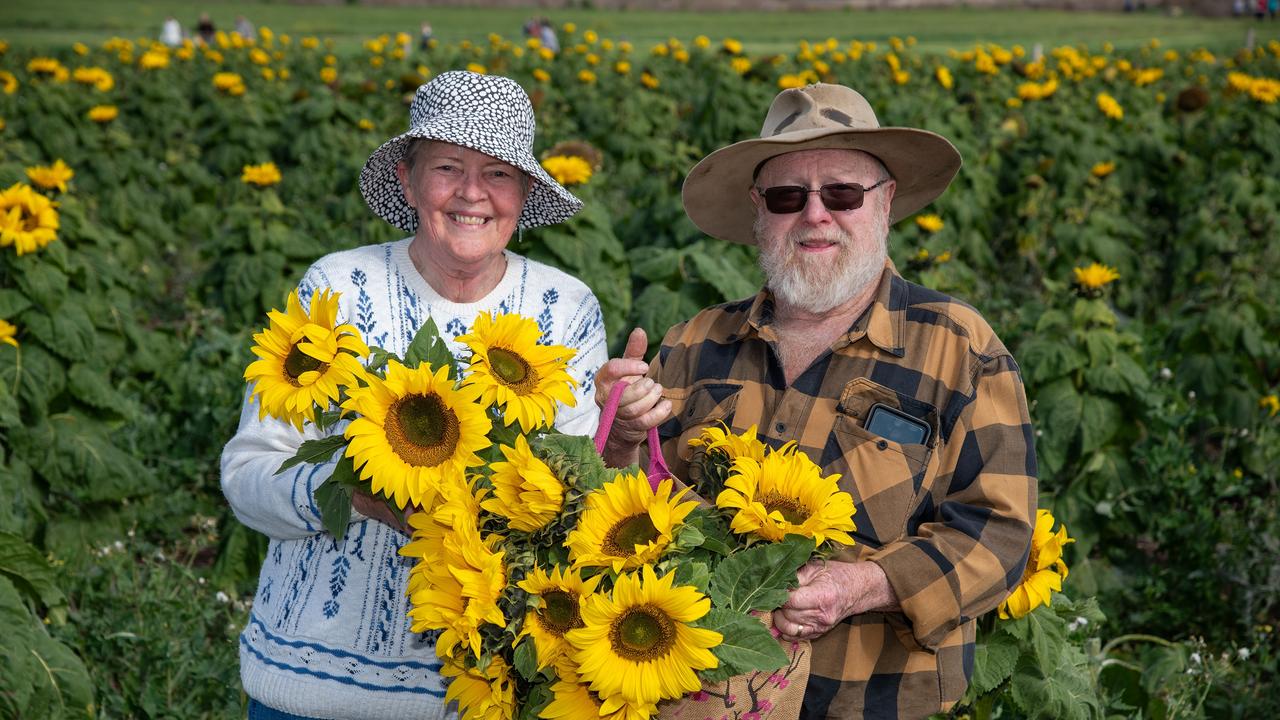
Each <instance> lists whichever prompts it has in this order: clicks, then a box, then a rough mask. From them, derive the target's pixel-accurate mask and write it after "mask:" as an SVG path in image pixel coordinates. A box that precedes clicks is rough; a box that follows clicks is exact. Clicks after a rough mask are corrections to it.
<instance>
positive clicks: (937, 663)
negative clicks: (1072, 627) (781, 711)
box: [650, 263, 1036, 720]
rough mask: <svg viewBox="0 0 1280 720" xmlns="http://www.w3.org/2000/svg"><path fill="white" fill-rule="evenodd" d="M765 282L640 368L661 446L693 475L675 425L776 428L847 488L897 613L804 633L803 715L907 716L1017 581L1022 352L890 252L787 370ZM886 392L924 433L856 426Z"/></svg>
mask: <svg viewBox="0 0 1280 720" xmlns="http://www.w3.org/2000/svg"><path fill="white" fill-rule="evenodd" d="M772 314H773V301H772V299H771V296H770V295H769V293H768V292H767V291H761V292H760V293H759V294H758V295H756V296H755V298H754V299H747V300H743V301H739V302H734V303H728V304H725V305H720V306H717V307H713V308H709V309H707V310H704V311H702V312H701V313H699V314H698V315H697V316H696V317H694V318H693V319H692V320H689V321H688V322H685V323H682V324H681V325H677V326H676V327H674V328H672V329H671V330H670V331H669V332H668V333H667V336H666V338H665V339H664V340H663V343H662V349H661V351H660V353H659V355H658V359H657V360H656V361H655V362H654V363H653V364H652V366H651V369H650V375H651V376H652V377H653V378H654V379H655V380H657V381H658V382H660V383H661V384H662V385H663V387H664V389H665V395H666V397H667V398H668V399H670V400H671V401H672V410H673V417H672V418H671V419H669V420H668V421H667V422H665V423H664V424H663V425H662V426H660V427H659V435H660V436H661V438H662V443H663V453H664V455H665V456H666V458H667V461H668V463H669V464H670V465H671V467H672V470H673V471H674V472H675V474H676V475H677V476H678V477H681V478H688V477H689V462H690V459H691V449H690V447H689V440H690V439H692V438H696V437H697V436H698V435H699V433H701V431H702V430H703V429H704V428H706V427H707V426H709V425H713V424H717V423H720V422H724V423H725V424H727V425H728V426H729V427H730V428H732V429H733V430H734V431H735V432H742V431H744V430H746V429H747V428H749V427H751V426H753V425H754V426H756V427H757V428H758V431H759V433H760V438H761V440H763V441H764V442H765V443H767V444H769V445H770V446H773V447H777V446H780V445H782V444H783V443H784V442H787V441H789V440H795V441H797V442H798V444H799V447H800V449H801V450H802V451H804V452H805V453H807V454H808V455H809V457H810V458H812V459H813V460H814V461H815V462H817V463H818V464H819V465H820V466H821V467H822V469H823V473H824V474H831V473H840V476H841V477H840V487H841V489H842V490H845V491H846V492H849V493H851V494H852V495H853V499H854V502H855V503H856V506H857V511H856V513H855V514H854V517H853V520H854V523H855V524H856V525H857V531H856V532H854V533H853V536H854V538H855V540H856V541H857V544H856V545H855V546H853V547H852V548H850V549H847V550H842V551H841V552H840V553H839V554H838V555H837V559H841V560H850V561H855V560H870V561H873V562H875V563H877V564H878V565H879V566H880V567H881V568H883V569H884V571H885V574H886V575H887V576H888V579H889V582H890V584H891V585H892V587H893V589H894V591H895V592H896V593H897V596H898V599H899V601H900V603H901V610H900V611H898V612H872V613H865V614H861V615H855V616H852V617H849V618H846V619H845V620H844V621H843V622H842V623H841V624H838V625H837V626H836V627H835V628H833V629H832V630H831V631H830V632H828V633H827V634H826V635H824V636H823V637H821V638H818V639H817V640H815V641H814V643H813V656H812V657H813V665H812V676H811V677H810V679H809V685H808V687H807V689H806V693H805V709H804V712H803V713H802V714H801V717H802V718H812V719H816V718H840V719H841V720H846V719H849V718H919V717H926V716H928V715H930V714H932V713H936V712H939V711H941V710H946V709H948V708H950V707H951V706H952V705H954V704H955V703H956V702H957V701H958V700H960V698H961V696H962V695H963V694H964V691H965V688H966V687H967V686H968V682H969V677H970V676H971V674H972V672H973V658H974V622H975V621H974V618H976V617H978V616H979V615H982V614H983V613H986V612H988V611H990V610H992V609H993V608H995V607H996V606H997V605H998V604H999V603H1000V601H1001V600H1003V599H1004V598H1005V596H1006V595H1007V594H1008V593H1009V592H1010V591H1011V590H1013V589H1014V588H1015V587H1017V585H1018V583H1019V582H1020V581H1021V578H1022V574H1023V568H1024V566H1025V565H1026V562H1027V557H1028V554H1029V552H1030V547H1031V531H1032V527H1033V520H1034V517H1035V507H1036V458H1035V442H1034V438H1033V435H1032V429H1031V422H1030V418H1029V416H1028V413H1027V404H1026V398H1025V394H1024V392H1023V386H1022V380H1021V377H1020V375H1019V373H1018V366H1017V365H1016V364H1015V363H1014V360H1013V358H1012V357H1011V356H1010V355H1009V352H1008V350H1006V349H1005V347H1004V345H1003V344H1002V343H1001V342H1000V340H999V338H997V337H996V335H995V333H994V332H993V331H992V330H991V328H990V326H989V325H988V324H987V323H986V321H985V320H983V319H982V317H981V316H980V315H979V314H978V312H977V311H976V310H974V309H973V308H972V307H970V306H969V305H966V304H964V303H962V302H959V301H957V300H955V299H953V298H950V297H947V296H946V295H943V294H941V293H938V292H935V291H932V290H929V289H927V288H924V287H921V286H919V285H915V284H913V283H910V282H907V281H906V280H904V279H903V278H902V277H901V276H900V275H899V274H898V273H897V271H896V269H895V268H894V267H893V265H892V263H888V264H887V265H886V271H885V273H884V274H883V275H882V276H881V280H880V285H879V287H878V289H877V294H876V297H875V300H874V301H873V304H872V305H871V306H870V307H869V308H868V310H867V311H866V312H865V313H863V314H862V316H861V317H860V318H859V319H858V320H857V321H855V322H854V324H853V326H852V327H851V328H850V329H849V332H848V333H847V334H845V335H843V336H841V337H840V338H838V339H837V340H836V341H835V342H834V343H833V344H832V346H831V349H830V350H829V351H828V352H826V353H825V354H823V355H822V356H820V357H819V358H818V359H817V360H815V361H814V362H813V364H812V365H811V366H810V367H809V368H808V369H807V370H805V372H804V374H802V375H800V376H799V377H797V378H796V379H795V381H794V382H793V383H792V384H791V385H790V386H789V387H788V386H787V385H786V383H785V381H784V379H783V370H782V366H781V363H780V362H779V359H778V358H779V355H778V353H777V352H776V348H775V343H776V342H777V340H778V338H777V335H776V334H775V332H774V328H773V326H772V324H771V321H772ZM876 403H884V404H887V405H889V406H891V407H893V408H896V409H898V410H901V411H903V412H906V413H908V414H910V415H911V416H913V417H916V418H919V419H920V420H923V421H924V422H926V423H928V425H929V427H930V428H931V430H932V434H931V436H930V438H929V439H928V440H927V441H926V443H925V444H907V445H901V444H899V443H896V442H893V441H891V440H886V439H884V438H881V437H879V436H877V435H874V434H872V433H870V432H868V431H867V430H865V429H864V428H863V423H864V421H865V418H866V416H867V412H868V410H869V409H870V408H871V406H872V405H874V404H876Z"/></svg>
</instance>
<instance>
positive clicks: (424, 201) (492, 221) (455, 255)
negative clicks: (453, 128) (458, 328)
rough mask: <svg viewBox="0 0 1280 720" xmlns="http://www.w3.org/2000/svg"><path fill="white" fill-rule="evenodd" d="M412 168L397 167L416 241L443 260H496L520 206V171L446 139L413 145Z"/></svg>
mask: <svg viewBox="0 0 1280 720" xmlns="http://www.w3.org/2000/svg"><path fill="white" fill-rule="evenodd" d="M416 153H417V156H416V158H415V159H414V163H413V169H412V171H410V169H409V166H408V165H407V164H406V163H404V162H401V163H400V164H399V165H398V166H397V167H396V173H397V175H398V176H399V178H400V186H401V187H403V188H404V197H405V200H406V201H408V203H409V205H410V206H411V207H413V208H414V209H415V210H416V211H417V213H418V223H419V225H418V235H417V238H418V241H419V242H425V243H426V244H427V249H428V250H429V251H430V253H431V254H432V256H433V259H435V260H436V261H438V262H440V263H441V264H443V265H445V266H454V267H474V266H476V265H483V264H484V263H486V262H489V261H496V260H498V258H500V257H501V256H502V251H503V249H504V248H506V246H507V241H508V240H510V239H511V235H512V233H514V232H515V231H516V226H517V221H518V220H519V218H520V211H521V209H523V208H524V200H525V189H524V188H525V181H524V179H523V173H522V172H521V171H520V170H518V169H517V168H516V167H514V166H512V165H509V164H507V163H505V162H502V161H501V160H498V159H496V158H494V157H492V156H489V155H485V154H484V153H482V152H478V151H476V150H472V149H470V148H465V147H461V146H458V145H452V144H450V143H445V142H431V143H428V144H427V145H426V146H425V147H418V148H416Z"/></svg>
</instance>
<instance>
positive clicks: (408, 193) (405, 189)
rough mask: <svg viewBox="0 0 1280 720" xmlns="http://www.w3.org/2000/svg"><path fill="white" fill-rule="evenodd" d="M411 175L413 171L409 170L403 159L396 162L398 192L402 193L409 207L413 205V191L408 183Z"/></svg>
mask: <svg viewBox="0 0 1280 720" xmlns="http://www.w3.org/2000/svg"><path fill="white" fill-rule="evenodd" d="M412 177H413V173H411V172H410V171H409V166H408V165H407V164H405V161H403V160H401V161H399V162H397V163H396V178H398V179H399V180H400V192H401V193H403V194H404V201H405V202H406V203H408V204H409V207H414V204H413V191H412V189H411V188H412V186H411V185H410V178H412ZM415 209H416V208H415Z"/></svg>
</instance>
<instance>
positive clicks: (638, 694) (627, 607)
mask: <svg viewBox="0 0 1280 720" xmlns="http://www.w3.org/2000/svg"><path fill="white" fill-rule="evenodd" d="M674 581H675V573H668V574H667V575H664V576H663V577H661V578H659V577H658V576H657V575H656V574H655V573H654V571H653V566H651V565H645V566H644V567H643V568H642V569H641V572H640V573H639V574H636V573H630V574H626V575H621V576H619V577H618V581H617V583H616V584H615V585H614V587H613V592H612V593H611V594H609V595H605V594H597V595H592V596H591V597H590V598H588V599H587V604H586V607H585V608H583V612H582V620H583V623H584V624H585V627H581V628H578V629H577V630H570V631H569V633H568V634H567V635H566V636H565V637H566V639H567V640H568V641H569V644H570V645H572V646H573V659H574V660H575V661H576V662H577V663H578V672H579V673H580V674H581V676H582V680H583V681H584V682H587V683H589V685H590V687H591V690H592V691H594V692H595V693H596V694H598V695H599V696H600V697H601V698H602V699H603V700H604V705H603V707H602V708H601V713H602V714H605V713H611V712H615V711H617V710H618V709H619V708H620V707H622V706H623V705H624V704H625V705H631V706H633V707H644V706H647V705H652V704H654V703H657V702H658V701H659V700H662V699H666V698H676V697H680V696H681V695H683V694H684V693H688V692H693V691H695V690H698V689H699V688H701V687H702V684H701V682H700V681H699V680H698V676H697V675H696V674H695V673H696V671H698V670H705V669H709V668H714V667H717V666H718V665H719V664H720V662H719V660H718V659H716V656H715V655H714V654H712V652H711V650H710V649H709V648H713V647H715V646H717V645H719V644H720V643H721V642H722V641H723V640H724V636H723V635H721V634H720V633H718V632H715V631H714V630H706V629H703V628H695V627H692V626H690V625H689V623H692V622H694V621H696V620H698V619H699V618H701V617H703V616H704V615H706V614H707V612H708V611H709V610H711V600H710V599H708V598H707V597H705V596H704V595H703V594H702V593H700V592H698V590H697V589H696V588H693V587H690V586H680V587H675V586H673V583H674Z"/></svg>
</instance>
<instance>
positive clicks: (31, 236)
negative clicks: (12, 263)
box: [0, 183, 58, 255]
mask: <svg viewBox="0 0 1280 720" xmlns="http://www.w3.org/2000/svg"><path fill="white" fill-rule="evenodd" d="M57 239H58V210H57V203H55V202H53V201H52V200H50V199H49V198H47V197H45V196H44V195H41V194H40V193H38V192H35V191H34V190H32V189H31V186H30V185H25V184H23V183H14V184H13V185H12V186H11V187H10V188H9V189H8V190H5V191H4V192H0V247H7V246H9V245H12V246H13V249H14V250H15V251H16V252H17V253H18V254H19V255H25V254H27V253H29V252H35V251H36V250H39V249H41V248H43V247H45V246H47V245H48V244H49V243H51V242H53V241H54V240H57Z"/></svg>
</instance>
